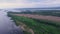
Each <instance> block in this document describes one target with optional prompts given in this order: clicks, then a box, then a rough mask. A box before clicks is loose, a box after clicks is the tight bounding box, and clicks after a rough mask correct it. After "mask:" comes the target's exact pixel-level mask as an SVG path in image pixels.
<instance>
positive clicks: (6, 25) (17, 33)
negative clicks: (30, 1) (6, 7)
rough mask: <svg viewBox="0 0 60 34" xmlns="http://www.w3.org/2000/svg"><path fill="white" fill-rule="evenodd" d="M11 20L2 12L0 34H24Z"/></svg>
mask: <svg viewBox="0 0 60 34" xmlns="http://www.w3.org/2000/svg"><path fill="white" fill-rule="evenodd" d="M10 19H11V18H10V17H8V16H7V12H4V11H3V10H2V11H0V34H23V32H22V30H21V29H20V28H19V27H17V26H16V25H15V23H14V22H13V21H12V20H10Z"/></svg>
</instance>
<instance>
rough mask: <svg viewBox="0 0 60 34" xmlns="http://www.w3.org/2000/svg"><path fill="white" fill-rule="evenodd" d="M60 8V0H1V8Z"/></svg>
mask: <svg viewBox="0 0 60 34" xmlns="http://www.w3.org/2000/svg"><path fill="white" fill-rule="evenodd" d="M44 7H60V0H0V8H44Z"/></svg>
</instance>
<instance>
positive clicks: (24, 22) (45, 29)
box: [11, 15, 60, 34]
mask: <svg viewBox="0 0 60 34" xmlns="http://www.w3.org/2000/svg"><path fill="white" fill-rule="evenodd" d="M11 17H12V19H13V20H14V21H15V23H16V25H18V26H20V27H21V28H22V30H24V32H25V34H29V33H32V32H33V33H34V34H60V27H56V26H53V24H52V25H49V24H45V23H46V21H43V20H42V21H41V20H40V22H38V21H37V20H35V19H32V18H27V17H23V16H17V15H11ZM41 22H42V23H41ZM43 22H44V23H43ZM47 22H48V21H47ZM29 30H31V31H32V32H31V31H30V32H29Z"/></svg>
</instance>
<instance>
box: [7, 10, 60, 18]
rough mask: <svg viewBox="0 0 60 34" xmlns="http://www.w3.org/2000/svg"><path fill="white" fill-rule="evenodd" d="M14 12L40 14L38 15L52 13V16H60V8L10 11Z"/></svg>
mask: <svg viewBox="0 0 60 34" xmlns="http://www.w3.org/2000/svg"><path fill="white" fill-rule="evenodd" d="M8 13H12V14H38V15H51V16H59V17H60V10H34V11H31V10H25V11H21V12H8Z"/></svg>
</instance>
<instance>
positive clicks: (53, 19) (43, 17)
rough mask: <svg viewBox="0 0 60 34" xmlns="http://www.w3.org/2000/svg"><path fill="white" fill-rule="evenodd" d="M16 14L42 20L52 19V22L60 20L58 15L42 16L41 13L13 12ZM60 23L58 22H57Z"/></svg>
mask: <svg viewBox="0 0 60 34" xmlns="http://www.w3.org/2000/svg"><path fill="white" fill-rule="evenodd" d="M15 15H17V16H24V17H28V18H34V19H43V20H50V21H54V22H57V23H58V22H60V17H56V16H43V15H32V14H15ZM58 24H60V23H58Z"/></svg>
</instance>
